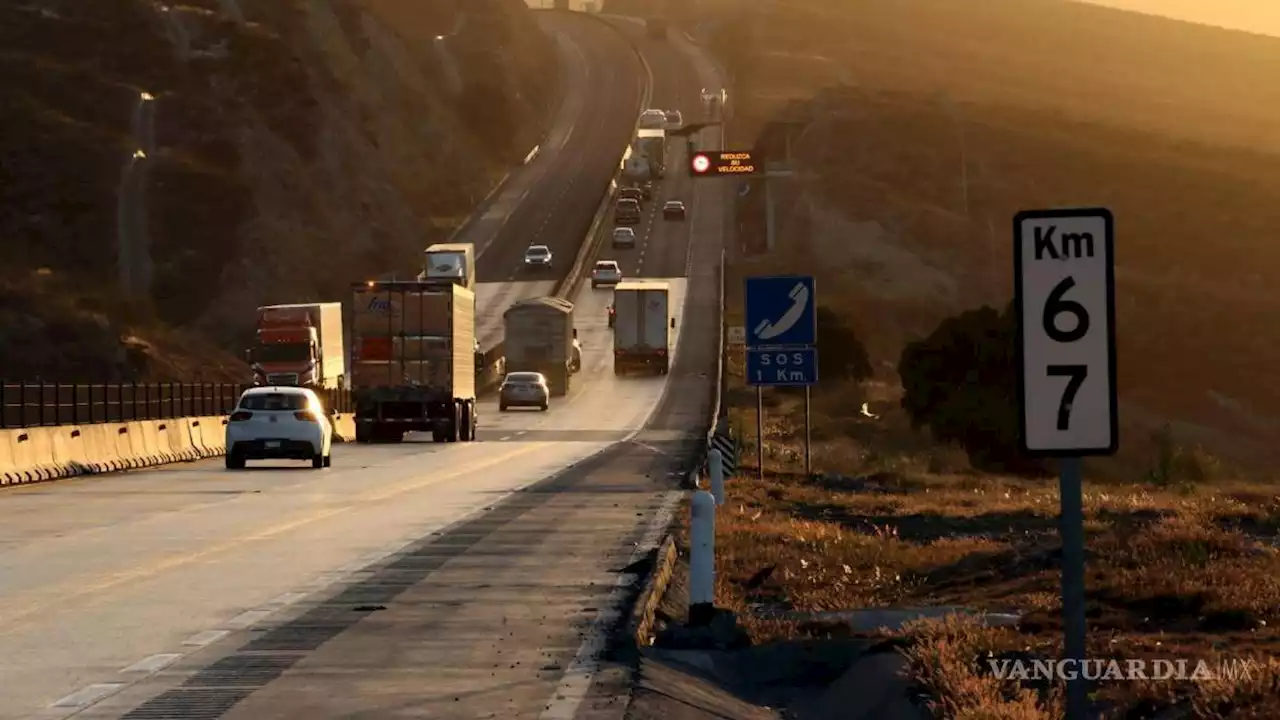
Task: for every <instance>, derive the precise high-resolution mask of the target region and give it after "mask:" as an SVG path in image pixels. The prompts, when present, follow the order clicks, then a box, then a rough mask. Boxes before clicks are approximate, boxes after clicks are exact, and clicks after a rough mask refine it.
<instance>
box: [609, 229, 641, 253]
mask: <svg viewBox="0 0 1280 720" xmlns="http://www.w3.org/2000/svg"><path fill="white" fill-rule="evenodd" d="M613 246H614V247H615V248H624V247H625V248H633V247H635V246H636V231H635V230H632V229H631V228H629V227H620V228H614V229H613Z"/></svg>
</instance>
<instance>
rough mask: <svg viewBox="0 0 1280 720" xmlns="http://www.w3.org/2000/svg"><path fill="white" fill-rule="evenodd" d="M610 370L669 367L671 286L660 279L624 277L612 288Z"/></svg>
mask: <svg viewBox="0 0 1280 720" xmlns="http://www.w3.org/2000/svg"><path fill="white" fill-rule="evenodd" d="M613 308H614V319H613V322H614V326H613V373H614V374H615V375H623V374H625V373H627V372H628V371H631V370H637V369H640V368H644V369H648V370H656V371H657V372H658V373H660V374H663V375H665V374H667V372H668V371H669V370H670V369H671V336H672V334H673V333H672V330H674V329H675V326H676V319H675V317H673V316H672V315H671V287H670V284H669V283H667V282H666V281H663V280H625V281H623V282H620V283H618V285H617V287H615V288H614V290H613Z"/></svg>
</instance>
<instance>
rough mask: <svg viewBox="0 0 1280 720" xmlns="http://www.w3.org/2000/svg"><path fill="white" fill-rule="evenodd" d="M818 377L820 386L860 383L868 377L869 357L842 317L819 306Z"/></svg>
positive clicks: (869, 371)
mask: <svg viewBox="0 0 1280 720" xmlns="http://www.w3.org/2000/svg"><path fill="white" fill-rule="evenodd" d="M817 316H818V317H817V320H818V373H819V375H818V377H819V382H820V384H822V385H841V384H844V383H845V382H849V381H852V382H858V383H860V382H862V381H864V380H867V379H868V378H870V377H871V358H870V357H869V356H868V355H867V348H866V347H865V346H863V344H862V341H861V340H859V339H858V334H857V333H856V332H854V330H853V328H851V327H849V326H848V325H846V324H845V322H844V318H842V317H841V316H840V315H839V314H837V313H836V312H835V311H834V310H832V309H831V308H828V307H825V306H823V307H819V308H818V313H817Z"/></svg>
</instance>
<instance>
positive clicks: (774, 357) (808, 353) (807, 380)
mask: <svg viewBox="0 0 1280 720" xmlns="http://www.w3.org/2000/svg"><path fill="white" fill-rule="evenodd" d="M817 382H818V349H817V348H815V347H792V348H775V349H768V350H764V349H758V348H751V349H748V350H747V384H748V385H753V386H758V387H806V386H808V385H814V384H816V383H817Z"/></svg>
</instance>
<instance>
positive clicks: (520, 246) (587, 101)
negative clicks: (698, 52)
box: [457, 12, 642, 349]
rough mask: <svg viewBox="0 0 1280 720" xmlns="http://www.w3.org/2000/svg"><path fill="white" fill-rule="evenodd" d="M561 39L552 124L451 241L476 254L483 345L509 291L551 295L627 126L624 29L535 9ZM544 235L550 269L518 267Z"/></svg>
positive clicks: (518, 295) (630, 100)
mask: <svg viewBox="0 0 1280 720" xmlns="http://www.w3.org/2000/svg"><path fill="white" fill-rule="evenodd" d="M539 18H540V20H541V22H542V26H543V27H544V28H545V29H546V30H547V31H548V32H549V33H550V34H551V35H552V37H554V38H556V40H557V44H558V46H559V48H560V57H561V66H562V68H563V71H562V72H563V74H564V79H563V83H562V87H564V88H565V93H564V97H563V101H562V103H561V107H560V110H559V112H558V113H557V117H556V119H555V120H554V121H553V123H552V130H551V132H550V133H549V134H548V137H547V138H546V139H545V140H544V142H543V143H542V145H541V149H540V150H539V152H538V155H537V157H535V158H534V159H533V161H532V162H530V163H529V165H527V166H524V167H522V168H520V169H519V170H518V171H517V172H515V173H513V174H512V176H511V178H510V179H509V181H508V182H507V183H506V185H504V186H503V188H502V190H501V191H499V193H498V196H497V197H496V198H494V199H493V201H492V202H491V203H490V205H489V207H488V208H486V209H485V211H484V212H483V214H482V215H481V216H480V217H479V218H478V219H477V220H476V221H475V222H474V223H472V224H471V225H470V226H468V227H467V228H465V229H464V230H463V231H462V232H461V233H460V234H459V237H458V238H457V240H458V241H459V242H472V243H475V245H476V252H477V253H478V255H479V259H478V260H477V263H476V264H477V266H478V267H477V271H478V272H477V278H478V279H479V281H480V282H481V285H480V287H479V289H478V292H477V299H476V300H477V308H476V313H477V321H476V322H477V335H478V339H479V340H480V344H481V346H482V348H484V349H488V348H490V347H493V346H494V345H496V344H497V343H498V342H499V341H500V340H501V338H502V313H503V312H504V311H505V310H506V309H507V308H508V307H510V306H511V304H512V303H514V302H515V301H517V300H520V299H523V298H528V297H538V296H542V295H550V294H551V292H552V290H553V289H554V286H555V283H556V281H557V280H559V279H560V278H562V277H564V275H565V273H566V272H568V270H569V268H570V267H571V266H572V264H573V260H574V258H575V256H576V255H577V252H578V248H579V247H580V246H581V242H582V239H583V237H584V236H585V235H586V233H587V230H588V229H589V227H590V225H591V221H592V218H593V217H594V215H595V211H596V208H597V207H598V206H599V203H600V199H601V193H602V192H603V190H604V187H605V186H606V185H607V184H608V182H609V180H610V179H611V178H612V176H613V173H614V171H615V170H616V169H617V166H618V160H619V157H620V155H621V154H622V149H623V147H625V145H626V142H627V137H628V133H630V131H631V130H632V128H633V127H634V126H635V121H636V110H637V103H638V100H639V97H640V90H641V84H642V77H641V67H640V64H639V62H638V61H637V59H636V57H635V53H634V51H633V50H632V49H631V48H630V46H629V45H628V44H627V43H626V42H625V40H624V39H623V37H622V36H621V35H620V34H619V33H618V32H616V31H614V30H612V29H611V28H609V27H608V26H607V25H606V24H604V23H601V22H599V21H597V20H595V19H592V18H588V17H584V16H583V15H582V14H581V13H564V12H544V13H539ZM535 244H544V245H548V246H550V247H551V249H552V251H553V252H554V254H555V267H554V268H553V270H552V271H550V272H545V273H540V274H530V273H525V272H524V250H525V248H527V247H528V246H530V245H535Z"/></svg>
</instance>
